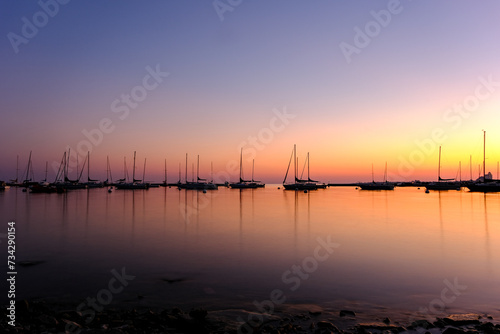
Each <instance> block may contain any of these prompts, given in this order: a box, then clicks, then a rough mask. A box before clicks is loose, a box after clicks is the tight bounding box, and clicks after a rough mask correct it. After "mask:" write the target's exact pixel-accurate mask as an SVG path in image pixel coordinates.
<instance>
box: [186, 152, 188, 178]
mask: <svg viewBox="0 0 500 334" xmlns="http://www.w3.org/2000/svg"><path fill="white" fill-rule="evenodd" d="M187 183H188V154H187V153H186V184H187Z"/></svg>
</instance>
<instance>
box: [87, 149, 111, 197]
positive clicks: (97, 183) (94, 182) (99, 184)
mask: <svg viewBox="0 0 500 334" xmlns="http://www.w3.org/2000/svg"><path fill="white" fill-rule="evenodd" d="M108 163H109V161H108ZM86 184H87V188H102V187H104V184H103V183H102V182H101V181H99V180H93V179H91V178H90V152H87V183H86Z"/></svg>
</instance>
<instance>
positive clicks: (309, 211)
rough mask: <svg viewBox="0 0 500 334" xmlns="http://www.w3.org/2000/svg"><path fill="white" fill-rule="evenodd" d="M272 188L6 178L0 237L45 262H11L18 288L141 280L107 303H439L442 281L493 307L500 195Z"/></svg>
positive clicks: (76, 293) (24, 256) (478, 305)
mask: <svg viewBox="0 0 500 334" xmlns="http://www.w3.org/2000/svg"><path fill="white" fill-rule="evenodd" d="M277 187H278V186H276V185H274V186H273V185H271V186H266V188H265V189H245V190H233V189H227V188H219V190H218V191H212V192H210V191H209V192H207V193H206V194H204V193H202V192H197V191H189V190H188V191H186V190H178V189H177V188H174V187H172V188H153V189H149V190H146V191H144V190H139V191H137V190H136V191H128V190H115V191H113V192H112V193H108V192H107V191H106V189H90V190H75V191H70V192H68V193H66V194H30V193H23V192H21V190H20V189H16V188H11V189H10V190H7V191H5V192H2V193H0V219H1V221H2V226H3V228H2V229H3V231H0V233H3V234H2V236H3V237H2V239H0V240H1V241H2V243H3V244H4V245H5V241H6V239H5V233H6V232H7V222H8V221H11V220H14V221H15V222H16V228H17V231H16V233H17V234H16V238H17V239H16V241H17V244H16V257H17V260H18V261H45V262H44V263H42V264H39V265H36V266H30V267H19V266H18V276H17V297H18V298H47V299H50V300H60V301H65V300H80V299H81V300H84V299H85V298H86V297H89V296H96V293H97V292H98V291H99V290H100V289H103V288H107V286H108V282H109V280H110V278H112V277H113V276H112V274H111V270H113V269H116V270H117V271H121V270H122V268H125V271H126V273H127V275H133V276H135V278H134V279H133V280H132V281H130V284H129V285H128V286H126V287H125V289H124V290H123V292H122V293H120V294H117V295H115V296H114V301H121V302H124V303H130V304H134V303H137V304H140V305H151V306H164V307H172V306H181V307H182V306H188V307H190V306H204V307H208V308H210V307H213V308H223V307H227V306H238V307H241V306H245V305H246V306H249V307H251V304H252V302H253V301H254V300H257V301H262V300H265V299H269V298H270V294H271V292H272V291H273V290H275V289H279V290H281V291H282V292H283V296H284V297H285V298H286V301H285V302H286V303H297V304H302V303H314V304H318V305H322V304H325V305H326V304H330V305H338V306H339V307H342V305H344V304H346V305H347V304H350V305H352V304H353V303H354V304H356V303H358V304H359V305H375V306H377V307H378V306H380V307H385V308H389V309H407V310H410V311H411V310H417V309H419V308H420V307H428V306H429V304H430V303H432V302H434V303H435V305H434V306H439V305H440V304H439V303H437V304H436V299H437V300H439V299H442V293H443V290H444V289H445V288H446V287H447V285H446V283H445V281H446V280H447V281H448V282H450V283H453V282H458V284H459V285H460V288H459V290H458V291H459V293H458V294H453V293H452V292H451V290H447V291H445V294H446V295H445V296H446V297H447V299H446V305H445V306H446V308H447V309H449V310H460V311H462V310H466V311H479V312H486V313H494V312H495V311H498V309H499V303H498V296H499V295H500V284H499V283H500V195H499V194H486V195H484V194H479V193H469V192H467V191H449V192H431V193H430V194H425V193H424V191H423V190H422V189H420V190H419V189H416V188H396V189H395V190H394V191H372V192H370V191H360V190H356V189H354V188H352V187H348V188H329V189H324V190H318V191H313V192H309V193H302V192H294V191H291V192H289V191H283V190H278V189H277ZM320 240H322V241H320ZM325 243H327V244H328V243H330V244H335V245H336V246H335V247H334V248H331V249H330V251H331V254H330V253H328V250H327V249H326V248H325V246H322V245H325ZM4 254H6V253H5V251H4ZM5 260H6V256H5ZM1 262H2V265H1V269H2V270H3V271H4V272H6V271H7V268H6V265H5V264H4V263H5V262H6V261H3V260H2V261H1ZM138 296H141V298H140V299H139V298H138ZM452 296H455V297H456V298H451V297H452ZM451 299H453V301H449V300H451Z"/></svg>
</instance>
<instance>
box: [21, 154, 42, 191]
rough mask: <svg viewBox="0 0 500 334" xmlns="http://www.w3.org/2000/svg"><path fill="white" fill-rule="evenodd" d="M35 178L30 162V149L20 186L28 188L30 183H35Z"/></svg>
mask: <svg viewBox="0 0 500 334" xmlns="http://www.w3.org/2000/svg"><path fill="white" fill-rule="evenodd" d="M34 178H35V176H34V172H33V164H32V162H31V151H30V156H29V158H28V166H27V167H26V176H25V177H24V180H23V182H22V183H21V184H20V186H21V187H25V188H28V187H29V186H31V185H34V184H37V183H38V182H35V181H34V180H33V179H34Z"/></svg>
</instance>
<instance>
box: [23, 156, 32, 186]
mask: <svg viewBox="0 0 500 334" xmlns="http://www.w3.org/2000/svg"><path fill="white" fill-rule="evenodd" d="M30 167H31V151H30V156H29V158H28V168H27V169H26V177H25V178H24V180H25V181H27V182H29V181H30V180H29V179H28V177H29V175H30V174H29V172H30Z"/></svg>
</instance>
